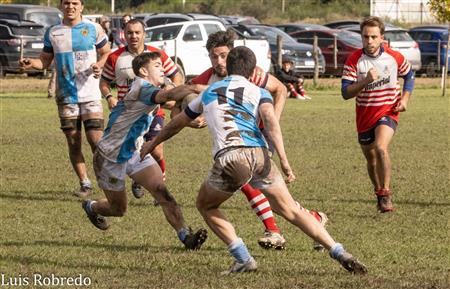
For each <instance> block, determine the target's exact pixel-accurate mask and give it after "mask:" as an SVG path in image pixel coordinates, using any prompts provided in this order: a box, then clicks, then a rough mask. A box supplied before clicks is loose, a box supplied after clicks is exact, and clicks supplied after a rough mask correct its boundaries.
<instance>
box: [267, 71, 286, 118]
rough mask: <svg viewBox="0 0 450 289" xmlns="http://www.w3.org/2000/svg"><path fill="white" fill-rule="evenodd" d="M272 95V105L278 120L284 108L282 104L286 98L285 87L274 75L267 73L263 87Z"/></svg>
mask: <svg viewBox="0 0 450 289" xmlns="http://www.w3.org/2000/svg"><path fill="white" fill-rule="evenodd" d="M265 88H266V89H267V90H268V91H269V92H270V94H271V95H272V97H273V107H274V109H275V115H276V117H277V119H278V120H280V118H281V113H282V112H283V109H284V104H285V103H286V98H287V89H286V86H284V84H283V83H282V82H281V81H279V80H278V79H277V78H276V77H274V76H273V75H271V74H269V75H268V80H267V84H266V87H265Z"/></svg>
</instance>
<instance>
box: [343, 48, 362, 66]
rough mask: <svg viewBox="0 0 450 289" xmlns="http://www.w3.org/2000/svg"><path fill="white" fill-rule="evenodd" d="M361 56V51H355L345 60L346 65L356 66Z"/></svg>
mask: <svg viewBox="0 0 450 289" xmlns="http://www.w3.org/2000/svg"><path fill="white" fill-rule="evenodd" d="M362 55H363V49H362V48H359V49H358V50H355V51H354V52H353V53H352V54H350V55H349V57H348V58H347V63H348V64H350V65H356V64H357V63H358V61H359V59H360V58H361V57H362Z"/></svg>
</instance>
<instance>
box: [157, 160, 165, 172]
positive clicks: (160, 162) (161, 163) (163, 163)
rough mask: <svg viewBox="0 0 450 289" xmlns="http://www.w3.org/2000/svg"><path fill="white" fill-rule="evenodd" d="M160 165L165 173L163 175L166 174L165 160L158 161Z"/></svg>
mask: <svg viewBox="0 0 450 289" xmlns="http://www.w3.org/2000/svg"><path fill="white" fill-rule="evenodd" d="M158 165H159V167H160V168H161V172H162V173H163V175H164V174H165V173H166V160H164V159H160V160H159V161H158Z"/></svg>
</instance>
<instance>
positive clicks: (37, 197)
mask: <svg viewBox="0 0 450 289" xmlns="http://www.w3.org/2000/svg"><path fill="white" fill-rule="evenodd" d="M0 199H12V200H27V201H57V202H69V201H70V202H71V201H76V200H79V198H77V197H75V196H72V192H64V191H40V192H25V191H13V192H11V193H9V194H8V193H0Z"/></svg>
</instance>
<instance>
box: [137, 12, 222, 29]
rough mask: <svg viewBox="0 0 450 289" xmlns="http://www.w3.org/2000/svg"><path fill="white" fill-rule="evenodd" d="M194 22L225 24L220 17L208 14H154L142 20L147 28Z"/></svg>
mask: <svg viewBox="0 0 450 289" xmlns="http://www.w3.org/2000/svg"><path fill="white" fill-rule="evenodd" d="M196 20H215V21H219V22H221V23H222V24H226V23H225V21H224V20H222V19H221V18H220V17H217V16H214V15H209V14H201V13H189V14H182V13H154V14H151V15H149V16H147V17H145V18H144V23H145V25H147V27H149V28H150V27H154V26H159V25H164V24H169V23H175V22H184V21H196Z"/></svg>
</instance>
